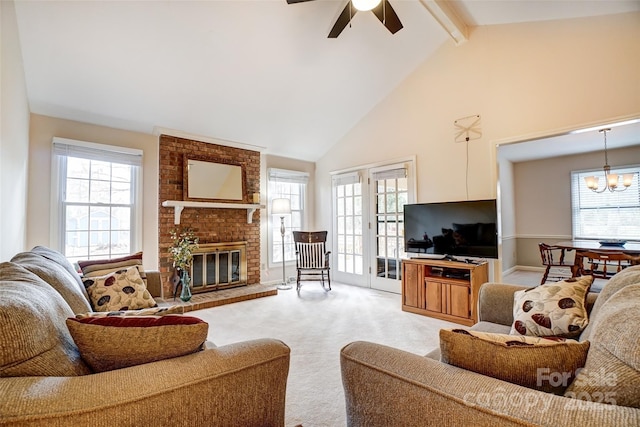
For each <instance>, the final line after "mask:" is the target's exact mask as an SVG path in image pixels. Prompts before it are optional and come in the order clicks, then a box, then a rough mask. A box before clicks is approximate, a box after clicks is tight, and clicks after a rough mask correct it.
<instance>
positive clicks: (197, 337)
mask: <svg viewBox="0 0 640 427" xmlns="http://www.w3.org/2000/svg"><path fill="white" fill-rule="evenodd" d="M67 327H68V328H69V332H70V333H71V336H72V337H73V340H74V341H75V343H76V345H77V346H78V349H80V354H81V356H82V359H83V360H84V361H85V362H86V363H87V364H88V365H89V366H90V367H91V368H92V369H93V370H94V372H104V371H111V370H114V369H121V368H126V367H129V366H135V365H140V364H143V363H150V362H155V361H158V360H163V359H169V358H172V357H179V356H184V355H186V354H191V353H195V352H196V351H199V350H202V348H203V344H204V342H205V340H206V339H207V333H208V331H209V325H208V324H207V323H206V322H205V321H203V320H200V319H198V318H196V317H190V316H180V315H168V316H125V317H121V316H109V317H88V318H84V319H77V318H73V317H70V318H68V319H67Z"/></svg>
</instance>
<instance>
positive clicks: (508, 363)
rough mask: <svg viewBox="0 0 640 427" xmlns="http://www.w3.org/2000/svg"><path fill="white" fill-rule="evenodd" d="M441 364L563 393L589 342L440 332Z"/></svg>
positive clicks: (458, 331)
mask: <svg viewBox="0 0 640 427" xmlns="http://www.w3.org/2000/svg"><path fill="white" fill-rule="evenodd" d="M440 350H441V361H442V362H444V363H447V364H449V365H454V366H458V367H460V368H463V369H467V370H469V371H473V372H477V373H480V374H483V375H487V376H490V377H493V378H498V379H500V380H503V381H508V382H510V383H514V384H519V385H521V386H524V387H528V388H532V389H536V390H541V391H545V392H552V393H563V392H564V390H565V389H566V388H567V386H568V385H569V384H570V383H571V380H572V379H573V378H574V376H575V373H576V370H578V369H580V368H582V367H583V366H584V364H585V360H586V358H587V352H588V350H589V342H583V343H580V342H578V341H575V340H571V339H564V338H552V339H549V338H539V337H527V336H514V335H508V334H494V333H487V332H477V331H467V330H463V329H442V330H440Z"/></svg>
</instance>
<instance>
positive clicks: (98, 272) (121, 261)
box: [78, 252, 147, 283]
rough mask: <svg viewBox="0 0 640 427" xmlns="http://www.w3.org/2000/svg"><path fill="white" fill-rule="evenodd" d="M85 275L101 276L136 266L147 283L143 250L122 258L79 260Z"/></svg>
mask: <svg viewBox="0 0 640 427" xmlns="http://www.w3.org/2000/svg"><path fill="white" fill-rule="evenodd" d="M78 265H79V266H80V269H81V270H82V276H83V277H100V276H105V275H107V274H109V273H114V272H116V271H120V270H122V269H125V268H127V267H131V266H134V265H135V266H136V267H137V268H138V272H139V273H140V277H142V280H144V282H145V283H147V275H146V274H145V272H144V268H143V267H142V252H137V253H135V254H133V255H127V256H123V257H120V258H111V259H99V260H89V261H78Z"/></svg>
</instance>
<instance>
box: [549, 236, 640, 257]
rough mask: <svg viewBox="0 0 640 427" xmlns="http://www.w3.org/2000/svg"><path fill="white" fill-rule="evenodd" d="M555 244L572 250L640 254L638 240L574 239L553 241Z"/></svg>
mask: <svg viewBox="0 0 640 427" xmlns="http://www.w3.org/2000/svg"><path fill="white" fill-rule="evenodd" d="M554 245H555V246H558V247H560V248H563V249H566V250H569V251H572V250H577V251H598V252H623V253H625V254H629V255H632V256H637V255H640V242H625V241H620V240H613V239H611V240H583V239H574V240H566V241H562V242H557V243H554Z"/></svg>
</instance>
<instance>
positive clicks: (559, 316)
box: [510, 276, 593, 337]
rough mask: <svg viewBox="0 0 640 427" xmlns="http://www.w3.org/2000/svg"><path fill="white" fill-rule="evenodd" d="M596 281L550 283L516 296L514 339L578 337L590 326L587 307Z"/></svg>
mask: <svg viewBox="0 0 640 427" xmlns="http://www.w3.org/2000/svg"><path fill="white" fill-rule="evenodd" d="M592 282H593V277H591V276H582V277H577V278H571V279H566V280H563V281H561V282H555V283H547V284H544V285H540V286H536V287H535V288H530V289H526V290H524V291H518V292H516V293H515V294H514V304H513V324H512V326H511V332H510V333H511V334H512V335H532V336H539V337H547V336H559V337H575V336H578V335H580V332H581V331H582V330H583V329H584V328H585V327H586V326H587V324H588V323H589V318H588V313H587V309H586V305H585V301H586V298H587V293H588V292H589V288H590V287H591V283H592Z"/></svg>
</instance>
